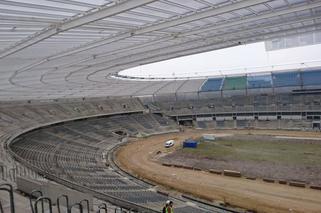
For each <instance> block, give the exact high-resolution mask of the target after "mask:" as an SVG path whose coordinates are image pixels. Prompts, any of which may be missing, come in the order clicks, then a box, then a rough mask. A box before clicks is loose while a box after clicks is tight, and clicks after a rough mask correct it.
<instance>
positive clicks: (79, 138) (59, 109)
mask: <svg viewBox="0 0 321 213" xmlns="http://www.w3.org/2000/svg"><path fill="white" fill-rule="evenodd" d="M15 104H16V105H17V107H16V108H15V109H14V110H12V108H11V107H10V106H12V105H10V104H4V105H2V106H1V120H0V121H1V122H0V124H1V126H3V127H4V128H3V133H2V135H1V144H2V145H3V146H2V148H1V150H0V151H1V153H4V155H1V158H8V159H9V160H7V161H4V163H5V164H6V165H0V166H1V168H2V169H1V176H3V178H2V179H1V182H2V181H5V180H9V179H10V181H11V183H12V184H14V185H15V181H16V178H17V177H18V176H25V177H27V178H30V179H39V178H41V176H43V177H46V178H49V179H51V180H54V181H55V182H57V183H60V184H63V185H65V186H68V187H72V188H74V189H77V190H79V191H83V192H85V193H89V194H93V195H94V196H95V197H97V198H99V199H100V200H105V201H108V202H112V203H114V204H116V206H115V207H114V208H113V209H112V211H113V212H114V211H115V212H118V211H117V209H119V210H120V208H119V207H117V205H118V206H121V207H123V210H125V209H127V211H126V212H129V211H128V210H129V209H133V210H134V209H136V211H139V212H158V211H159V210H160V208H161V206H162V205H163V204H164V202H165V200H167V199H168V197H167V196H165V195H163V194H159V193H156V192H155V191H154V190H153V189H152V186H150V185H149V184H147V183H144V182H140V181H138V180H135V179H133V178H132V177H127V176H126V175H124V174H123V173H119V172H118V171H117V168H114V167H108V166H107V167H106V165H105V164H104V162H106V161H108V160H107V158H108V159H109V158H110V156H111V154H109V152H111V150H112V149H113V148H114V147H115V146H117V145H118V144H120V143H122V141H123V139H124V138H126V137H131V136H146V135H150V134H161V133H164V132H171V131H176V128H177V126H176V125H175V123H174V122H173V121H172V120H168V119H166V118H164V117H162V116H161V115H154V114H145V113H144V112H145V108H144V107H143V105H142V103H141V102H140V100H139V99H128V100H126V99H115V100H114V99H111V100H108V101H103V100H102V101H101V102H99V101H97V100H93V101H89V100H70V101H59V100H58V101H54V102H36V103H35V104H34V105H32V104H30V103H26V102H23V103H19V102H17V103H15ZM97 116H98V117H97ZM75 119H76V120H75ZM61 122H62V123H61ZM8 123H9V124H12V125H7V124H8ZM4 147H5V148H4ZM5 149H8V151H9V152H10V153H11V155H12V156H14V159H15V160H17V161H18V162H20V164H19V163H17V161H14V160H13V159H12V158H11V157H10V156H9V155H7V154H6V153H7V152H6V151H5ZM17 164H18V165H19V166H18V167H17ZM3 168H5V169H3ZM115 169H116V170H115ZM10 171H11V172H10ZM29 171H32V172H33V173H31V172H29ZM39 174H40V175H41V176H40V175H39ZM8 177H10V178H8ZM171 199H172V200H174V202H175V203H176V205H177V209H175V212H179V213H187V211H190V210H191V209H194V211H195V212H209V211H210V212H222V210H215V209H216V208H215V207H210V208H212V209H211V210H206V209H204V208H199V207H196V206H195V207H190V206H186V204H185V201H181V200H179V199H176V198H171ZM51 202H53V201H51ZM8 206H9V205H6V207H8ZM49 206H50V205H49ZM7 209H8V208H7ZM121 212H123V211H121Z"/></svg>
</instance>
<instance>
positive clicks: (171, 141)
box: [164, 140, 175, 148]
mask: <svg viewBox="0 0 321 213" xmlns="http://www.w3.org/2000/svg"><path fill="white" fill-rule="evenodd" d="M174 144H175V141H174V140H169V141H166V142H165V144H164V146H165V148H169V147H172V146H174Z"/></svg>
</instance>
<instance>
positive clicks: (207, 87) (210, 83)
mask: <svg viewBox="0 0 321 213" xmlns="http://www.w3.org/2000/svg"><path fill="white" fill-rule="evenodd" d="M222 82H223V78H209V79H207V80H206V82H205V83H204V84H203V85H202V87H201V92H209V91H219V90H221V86H222Z"/></svg>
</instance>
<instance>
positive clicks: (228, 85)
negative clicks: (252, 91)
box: [223, 76, 246, 90]
mask: <svg viewBox="0 0 321 213" xmlns="http://www.w3.org/2000/svg"><path fill="white" fill-rule="evenodd" d="M223 89H224V90H245V89H246V76H236V77H226V78H225V80H224V85H223Z"/></svg>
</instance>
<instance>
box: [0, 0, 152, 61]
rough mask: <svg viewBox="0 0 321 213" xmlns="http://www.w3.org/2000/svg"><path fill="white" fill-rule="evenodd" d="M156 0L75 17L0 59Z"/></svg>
mask: <svg viewBox="0 0 321 213" xmlns="http://www.w3.org/2000/svg"><path fill="white" fill-rule="evenodd" d="M154 1H156V0H130V1H125V2H121V3H117V4H114V5H112V6H105V7H101V8H98V9H96V10H92V11H90V12H88V13H87V14H84V15H82V16H79V17H75V18H73V19H71V20H68V21H66V22H63V23H59V24H56V25H53V26H50V27H49V28H47V29H44V30H43V31H42V32H38V33H36V34H34V35H32V36H30V37H28V38H26V39H24V40H21V41H20V42H18V43H16V44H15V45H13V46H11V47H10V48H8V49H6V50H4V51H3V52H1V53H0V59H1V58H4V57H6V56H8V55H11V54H13V53H15V52H18V51H20V50H22V49H24V48H26V47H29V46H31V45H33V44H36V43H38V42H40V41H42V40H44V39H46V38H49V37H51V36H53V35H56V34H58V33H60V32H64V31H66V30H70V29H73V28H75V27H79V26H82V25H84V24H88V23H91V22H94V21H97V20H101V19H104V18H106V17H109V16H113V15H116V14H119V13H122V12H125V11H128V10H132V9H134V8H136V7H140V6H144V5H146V4H149V3H151V2H154Z"/></svg>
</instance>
